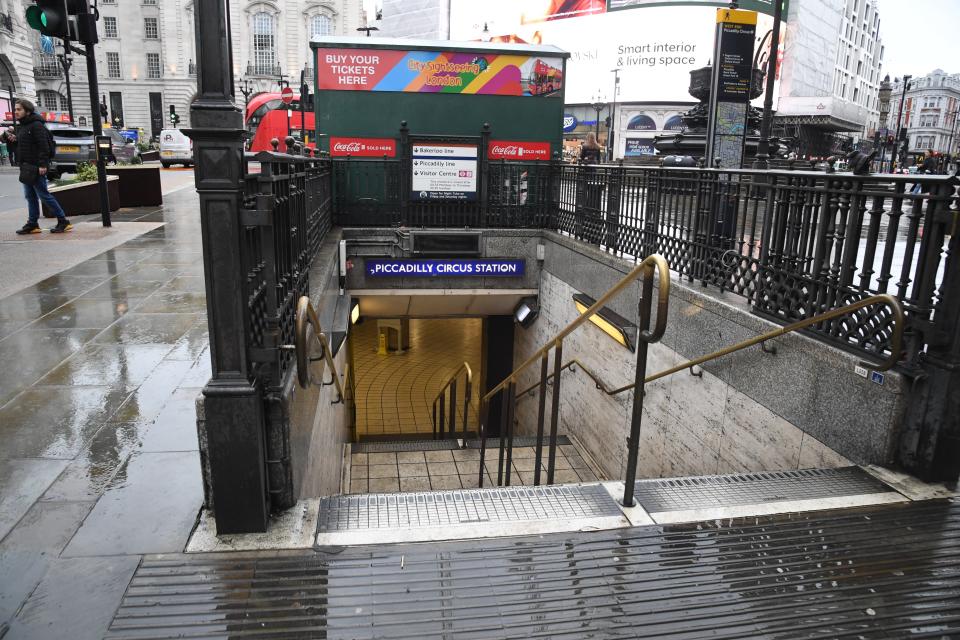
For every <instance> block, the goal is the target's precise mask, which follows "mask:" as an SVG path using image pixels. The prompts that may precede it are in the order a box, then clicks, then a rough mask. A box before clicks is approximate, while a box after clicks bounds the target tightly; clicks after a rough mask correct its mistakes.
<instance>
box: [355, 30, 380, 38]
mask: <svg viewBox="0 0 960 640" xmlns="http://www.w3.org/2000/svg"><path fill="white" fill-rule="evenodd" d="M357 31H364V32H366V34H367V37H368V38H369V37H370V32H371V31H380V27H357Z"/></svg>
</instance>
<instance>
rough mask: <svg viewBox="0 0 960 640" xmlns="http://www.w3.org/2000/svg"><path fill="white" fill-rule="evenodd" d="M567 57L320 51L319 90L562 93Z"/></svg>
mask: <svg viewBox="0 0 960 640" xmlns="http://www.w3.org/2000/svg"><path fill="white" fill-rule="evenodd" d="M562 88H563V59H562V58H553V57H549V56H527V55H507V54H495V53H477V52H460V53H456V52H449V51H395V50H390V49H317V89H318V90H321V91H323V90H327V91H399V92H406V93H466V94H487V95H500V96H557V97H559V96H560V93H561V89H562Z"/></svg>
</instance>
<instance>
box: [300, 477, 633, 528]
mask: <svg viewBox="0 0 960 640" xmlns="http://www.w3.org/2000/svg"><path fill="white" fill-rule="evenodd" d="M619 515H620V509H619V508H618V507H617V504H616V502H614V500H613V498H611V497H610V494H608V493H607V492H606V490H604V488H603V487H602V486H600V485H551V486H547V487H495V488H490V489H463V490H455V491H422V492H416V493H374V494H365V495H351V496H332V497H329V498H322V499H321V500H320V517H319V520H318V524H317V533H325V532H330V531H349V530H358V529H385V528H390V529H410V528H418V527H442V526H449V525H461V524H479V523H486V522H522V521H530V520H562V519H574V518H602V517H608V516H619Z"/></svg>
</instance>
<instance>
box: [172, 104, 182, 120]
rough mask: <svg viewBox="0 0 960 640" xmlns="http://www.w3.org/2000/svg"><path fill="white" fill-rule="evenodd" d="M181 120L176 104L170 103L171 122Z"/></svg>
mask: <svg viewBox="0 0 960 640" xmlns="http://www.w3.org/2000/svg"><path fill="white" fill-rule="evenodd" d="M178 122H180V116H179V115H177V107H176V105H170V124H174V125H175V124H177V123H178Z"/></svg>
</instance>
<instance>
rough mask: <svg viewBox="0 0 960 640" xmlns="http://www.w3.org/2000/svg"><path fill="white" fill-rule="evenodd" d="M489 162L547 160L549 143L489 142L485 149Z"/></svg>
mask: <svg viewBox="0 0 960 640" xmlns="http://www.w3.org/2000/svg"><path fill="white" fill-rule="evenodd" d="M487 158H489V159H490V160H549V159H550V143H549V142H516V141H512V140H491V141H490V145H489V146H488V147H487Z"/></svg>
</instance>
